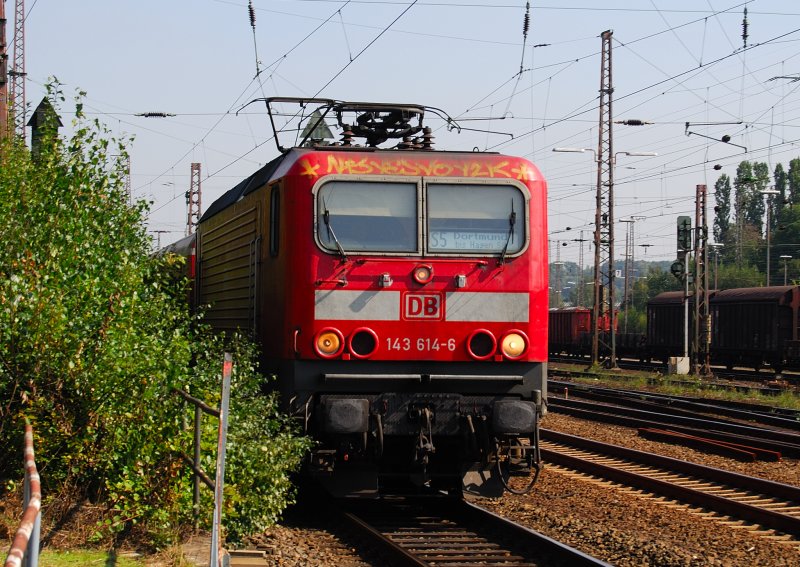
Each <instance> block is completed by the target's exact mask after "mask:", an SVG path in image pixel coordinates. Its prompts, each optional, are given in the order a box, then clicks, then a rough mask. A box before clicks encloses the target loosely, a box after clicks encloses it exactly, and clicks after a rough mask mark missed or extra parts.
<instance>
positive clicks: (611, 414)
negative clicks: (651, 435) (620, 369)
mask: <svg viewBox="0 0 800 567" xmlns="http://www.w3.org/2000/svg"><path fill="white" fill-rule="evenodd" d="M548 408H549V410H550V411H552V412H554V413H563V414H567V415H571V416H573V417H578V418H581V419H587V420H591V421H600V422H604V423H613V424H616V425H622V426H624V427H637V428H651V427H665V428H667V429H669V430H670V431H673V432H676V433H679V434H684V435H689V436H698V435H699V436H701V437H703V438H706V439H709V440H713V441H721V442H724V443H732V444H738V445H745V446H747V447H752V448H756V449H761V450H765V451H772V452H775V453H780V455H781V456H784V457H792V458H800V434H798V433H797V432H789V431H781V430H778V429H768V428H764V427H757V426H751V425H746V424H740V423H735V422H729V421H724V420H718V419H704V418H700V417H689V416H686V415H677V414H669V413H666V412H654V411H646V410H641V409H635V408H630V407H622V406H617V405H610V404H607V403H599V402H591V401H584V400H574V399H564V398H556V397H554V396H550V398H549V399H548Z"/></svg>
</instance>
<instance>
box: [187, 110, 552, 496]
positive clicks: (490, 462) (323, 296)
mask: <svg viewBox="0 0 800 567" xmlns="http://www.w3.org/2000/svg"><path fill="white" fill-rule="evenodd" d="M265 102H266V104H267V108H268V110H269V113H270V118H271V119H272V121H273V124H274V121H275V118H276V116H278V115H279V114H280V113H279V112H278V111H277V110H276V109H279V108H283V107H285V106H286V105H287V104H290V103H297V104H300V106H301V108H302V110H303V112H302V114H303V116H309V114H310V115H311V116H312V119H311V121H310V122H309V123H307V124H306V125H305V129H304V130H303V133H304V134H306V138H307V139H304V140H302V141H301V142H300V143H298V144H296V145H295V147H292V148H288V149H287V148H283V147H282V146H281V145H280V144H279V145H278V147H279V149H280V150H281V152H282V153H281V155H280V156H279V157H278V158H276V159H274V160H273V161H271V162H270V163H268V164H267V165H265V166H264V167H262V168H261V169H259V170H258V171H257V172H255V173H254V174H253V175H251V176H250V177H249V178H247V179H245V180H244V181H242V182H241V183H239V184H238V185H237V186H236V187H234V188H233V189H232V190H230V191H229V192H228V193H226V194H225V195H223V196H222V197H221V198H220V199H219V200H217V201H216V202H215V203H213V204H212V205H211V207H210V208H209V209H208V211H206V213H205V214H204V215H203V216H202V218H201V220H200V222H199V224H198V226H197V242H196V254H197V282H196V284H197V285H196V293H197V298H196V300H197V302H198V304H200V305H207V306H208V308H207V320H208V321H209V322H210V323H212V325H213V326H215V327H216V328H218V329H223V330H226V331H234V330H236V329H247V330H249V331H251V332H252V333H253V335H254V336H255V337H256V338H257V339H258V341H259V343H260V344H261V347H262V351H263V370H264V372H265V373H274V374H275V375H276V376H277V382H276V383H277V387H278V388H279V389H280V392H281V394H282V399H283V402H284V404H285V407H286V409H287V410H288V411H289V412H291V414H292V415H293V416H296V417H297V418H298V419H299V420H301V422H302V424H303V427H304V429H305V431H306V432H307V433H308V434H310V435H312V436H313V437H314V438H315V439H316V440H317V441H318V444H317V446H316V447H315V448H314V449H313V451H312V453H311V455H310V456H309V459H308V463H307V470H308V471H309V472H311V473H312V474H314V475H315V476H316V477H318V478H320V479H321V480H322V481H323V482H324V483H325V484H326V485H327V486H328V487H329V488H330V489H331V490H332V491H334V492H335V493H338V494H345V495H375V494H377V493H379V492H381V491H384V490H388V489H389V488H390V487H393V486H395V485H396V483H397V482H398V481H399V482H402V483H404V484H407V483H408V481H412V484H413V485H416V486H420V485H424V486H431V487H437V488H446V489H451V490H452V489H457V490H458V489H462V488H463V489H464V490H469V491H473V492H476V493H481V494H497V492H498V490H502V487H503V486H506V487H507V486H508V476H509V475H510V474H525V475H530V477H531V478H532V479H533V480H535V472H538V469H539V461H540V459H539V452H538V451H539V449H538V424H539V420H540V418H541V416H542V414H543V413H544V407H545V406H544V399H545V397H546V361H547V281H548V278H547V228H546V219H547V216H546V204H547V200H546V184H545V181H544V180H543V179H542V176H541V174H540V173H539V171H538V169H537V168H536V167H535V166H534V165H532V164H531V163H529V162H527V161H525V160H524V159H520V158H516V157H509V156H504V155H499V154H494V153H478V152H440V151H434V150H433V149H432V141H433V135H432V133H431V130H430V129H429V128H423V126H422V118H423V116H424V113H425V111H426V110H432V111H433V112H435V113H436V114H437V115H439V116H442V113H441V111H437V110H436V109H429V108H426V107H422V106H416V105H378V104H370V103H344V102H338V101H332V100H321V99H316V100H308V99H306V100H299V99H286V98H280V99H267V100H266V101H265ZM309 105H316V106H317V108H316V109H315V112H313V113H309V112H307V111H308V109H309ZM299 114H300V112H298V113H296V114H294V115H291V114H284V115H283V116H289V117H291V116H298V115H299ZM329 115H335V116H336V121H337V123H338V127H339V128H340V129H341V130H342V132H343V133H342V136H343V140H342V141H341V142H338V143H325V142H323V141H321V140H310V139H309V138H310V137H311V136H314V135H315V133H317V134H318V133H320V132H323V133H324V132H326V131H328V130H329V128H336V126H335V125H332V124H330V123H328V121H326V120H325V117H327V116H329ZM351 115H352V117H353V118H352V120H350V121H348V122H347V123H345V121H344V120H346V118H347V117H349V116H351ZM446 119H447V120H448V121H449V123H450V124H451V125H452V124H454V122H453V121H452V119H450V118H449V117H447V118H446ZM300 128H301V126H300V125H298V127H297V132H298V133H299V132H300V131H301V130H300ZM284 130H285V129H284ZM417 134H422V135H421V137H417V138H413V136H415V135H417ZM300 137H302V136H300ZM358 137H361V138H364V139H365V140H366V144H367V145H365V146H357V145H355V144H354V143H353V142H354V139H355V138H358ZM277 138H278V132H277V131H276V140H277ZM393 138H400V139H401V141H400V142H399V143H397V144H396V145H395V147H393V148H391V149H381V148H378V147H377V146H378V144H380V143H382V142H384V141H385V140H390V139H393ZM533 480H531V481H530V484H532V482H533Z"/></svg>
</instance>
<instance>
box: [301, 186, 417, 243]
mask: <svg viewBox="0 0 800 567" xmlns="http://www.w3.org/2000/svg"><path fill="white" fill-rule="evenodd" d="M317 237H318V238H319V242H320V244H321V245H322V246H323V247H324V248H325V249H327V250H329V251H331V252H334V253H339V254H345V253H347V252H357V251H371V252H417V251H418V248H419V247H418V241H417V184H416V183H398V182H373V181H330V182H328V183H325V184H324V185H323V186H322V187H320V189H319V193H318V194H317Z"/></svg>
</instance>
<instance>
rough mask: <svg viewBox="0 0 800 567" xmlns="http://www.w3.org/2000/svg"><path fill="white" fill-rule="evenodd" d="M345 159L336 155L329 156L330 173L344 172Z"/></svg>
mask: <svg viewBox="0 0 800 567" xmlns="http://www.w3.org/2000/svg"><path fill="white" fill-rule="evenodd" d="M344 172H345V161H344V160H343V159H337V158H336V156H328V173H344Z"/></svg>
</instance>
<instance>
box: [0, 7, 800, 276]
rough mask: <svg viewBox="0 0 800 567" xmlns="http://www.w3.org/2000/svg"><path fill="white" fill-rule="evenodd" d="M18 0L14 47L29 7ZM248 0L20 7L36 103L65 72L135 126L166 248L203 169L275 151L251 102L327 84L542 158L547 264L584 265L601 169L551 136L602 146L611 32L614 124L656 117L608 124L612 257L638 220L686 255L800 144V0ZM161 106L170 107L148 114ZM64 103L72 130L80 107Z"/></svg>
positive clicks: (441, 133) (137, 162) (139, 182)
mask: <svg viewBox="0 0 800 567" xmlns="http://www.w3.org/2000/svg"><path fill="white" fill-rule="evenodd" d="M5 5H6V17H7V19H8V29H7V36H8V40H9V41H8V43H9V46H11V45H12V44H13V42H12V41H11V36H12V33H13V22H14V18H13V16H14V1H13V0H7V1H6V4H5ZM252 5H253V8H254V13H255V29H253V28H252V27H251V24H250V19H249V15H248V3H247V1H242V0H191V1H189V0H169V1H164V0H137V1H132V0H128V1H121V0H114V1H112V0H81V1H79V2H65V1H63V0H26V2H25V8H26V14H27V16H26V27H25V57H26V69H25V70H26V72H27V83H26V98H27V101H28V103H29V104H30V105H31V106H33V107H35V106H36V104H38V102H39V101H40V100H41V98H42V97H43V96H44V92H45V90H44V85H45V84H46V83H47V81H48V78H50V77H56V78H57V79H58V80H59V81H60V82H61V83H62V85H63V87H62V88H63V89H64V92H65V93H66V94H67V95H69V96H70V97H71V96H72V95H74V94H75V93H76V92H77V91H79V90H80V91H84V92H86V95H85V99H84V104H85V109H86V111H87V113H88V114H90V116H91V117H92V118H97V119H98V120H100V121H101V122H103V123H104V124H105V125H106V126H107V127H108V128H109V129H110V130H111V131H112V132H113V133H114V135H116V136H120V137H130V138H132V139H133V140H132V142H131V144H130V153H131V187H132V193H133V197H134V198H136V199H146V200H148V201H151V202H152V206H151V212H150V216H149V221H148V229H149V230H150V231H151V232H152V234H153V236H154V239H156V241H157V242H159V243H160V244H161V245H164V244H167V243H169V242H172V241H174V240H177V239H179V238H181V237H182V236H183V235H184V232H185V227H186V217H187V209H186V202H185V197H184V194H185V192H186V190H188V189H189V187H190V172H191V163H193V162H198V163H200V164H201V172H202V173H201V180H202V181H201V184H202V208H203V210H205V209H206V208H207V207H208V206H209V205H210V204H211V202H213V200H214V199H216V198H217V197H219V196H220V195H222V194H223V193H224V192H225V191H227V190H228V189H229V188H231V187H233V186H234V185H236V183H238V182H239V181H240V180H241V179H242V178H244V177H246V176H247V175H249V174H251V173H252V172H253V171H255V170H256V169H257V168H259V167H260V166H261V165H263V164H265V163H267V162H268V161H270V160H271V159H273V158H274V157H276V156H277V155H278V150H277V149H276V146H275V143H274V141H273V140H272V129H271V127H270V123H269V119H268V117H267V115H266V113H265V111H264V107H263V105H261V104H252V105H249V106H246V107H245V105H247V103H249V102H250V101H252V100H254V99H257V98H262V97H269V96H290V97H314V96H315V97H325V98H333V99H338V100H347V101H371V102H397V103H414V104H422V105H427V106H431V107H436V108H439V109H442V110H444V111H445V112H446V113H447V114H448V115H450V116H451V117H453V118H454V119H455V120H456V121H457V122H458V123H459V124H460V125H461V126H462V130H461V132H460V133H457V132H454V131H448V130H447V129H446V128H445V127H444V123H443V122H442V121H441V120H431V121H430V123H429V125H431V126H432V127H433V128H434V133H435V135H436V145H437V148H439V149H447V150H468V151H472V150H473V149H476V148H477V149H479V150H488V151H494V152H501V153H504V154H509V155H516V156H522V157H525V158H527V159H529V160H531V161H532V162H533V163H535V164H536V165H537V166H538V167H539V169H540V170H541V171H542V173H543V175H544V176H545V178H546V179H547V181H548V185H549V196H548V218H549V229H550V234H549V238H550V240H551V241H552V246H551V260H554V259H555V258H556V256H557V257H558V258H559V259H560V260H561V261H574V262H577V261H578V258H579V251H580V246H581V244H580V243H579V242H578V240H579V239H580V238H581V237H583V238H584V239H591V236H592V232H593V222H594V211H595V194H596V187H595V185H596V176H597V174H596V171H597V170H596V164H595V161H594V155H593V153H592V152H591V151H586V152H584V153H562V152H553V148H557V147H559V148H563V147H571V148H597V144H598V120H599V108H598V104H599V92H598V89H599V87H600V65H601V59H600V54H601V47H602V41H601V38H600V35H601V34H602V32H604V31H606V30H610V31H612V32H613V35H612V51H611V52H612V82H613V87H614V92H613V95H612V112H613V119H614V120H618V121H622V120H631V119H636V120H642V121H646V122H648V123H649V124H646V125H643V126H625V125H621V124H615V125H614V126H613V139H614V151H615V158H616V160H615V169H614V178H615V185H614V195H615V201H614V216H615V218H616V219H617V220H618V223H617V224H616V228H615V232H616V251H615V256H616V257H617V258H621V257H622V255H623V254H624V242H625V234H626V230H628V229H627V227H628V224H626V223H624V222H620V221H624V220H630V219H634V220H635V222H634V223H633V230H634V234H635V244H636V246H635V247H634V255H635V258H636V259H646V260H653V261H655V260H671V259H673V258H674V257H675V240H676V238H675V234H676V228H675V227H676V217H677V216H679V215H690V216H692V217H694V210H695V205H694V198H695V188H696V186H697V185H698V184H706V185H707V186H708V190H709V199H708V209H709V216H710V217H712V216H713V206H714V198H713V187H714V183H715V182H716V180H717V179H718V177H719V175H720V174H723V173H725V174H728V175H729V176H731V177H734V176H735V173H736V167H737V165H738V164H739V163H740V162H741V161H743V160H749V161H760V162H766V163H768V164H769V167H770V170H773V169H774V167H775V165H776V164H778V163H782V164H783V165H784V167H788V162H789V161H790V160H791V159H793V158H796V157H800V81H794V80H793V78H794V77H800V2H797V1H796V0H752V1H749V2H744V1H741V0H604V1H603V2H596V1H592V0H547V1H543V2H539V1H532V2H530V11H529V25H528V27H527V34H524V30H525V26H524V22H525V15H526V3H525V2H524V1H520V0H417V1H414V0H350V1H347V0H269V1H268V0H252ZM745 8H747V36H748V37H747V38H746V40H745V39H744V38H743V37H742V35H743V33H742V32H743V18H744V14H743V11H744V9H745ZM9 49H10V47H9ZM9 55H11V54H9ZM778 77H783V78H778ZM73 108H74V107H73ZM146 112H163V113H168V114H171V115H174V116H168V117H166V118H146V117H141V116H137V114H141V113H146ZM61 116H62V121H63V122H64V123H65V124H66V125H67V126H66V128H65V129H64V130H65V131H67V132H68V130H69V123H70V122H71V120H72V118H73V117H74V113H73V112H72V108H70V106H69V105H65V106H64V107H63V108H62V109H61ZM428 116H429V115H426V118H427V117H428ZM687 123H688V126H687ZM723 135H727V136H730V143H723V142H721V141H720V138H721V137H722V136H723ZM625 152H631V153H656V154H658V155H656V156H630V155H626V153H625ZM715 165H719V166H720V168H719V169H716V170H715V169H714V166H715ZM583 246H584V254H585V258H586V265H588V262H589V261H590V258H591V256H592V254H593V252H592V251H591V250H590V247H589V243H588V242H587V243H586V244H584V245H583ZM556 250H557V252H556Z"/></svg>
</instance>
